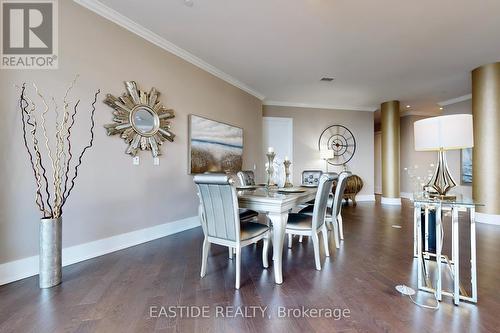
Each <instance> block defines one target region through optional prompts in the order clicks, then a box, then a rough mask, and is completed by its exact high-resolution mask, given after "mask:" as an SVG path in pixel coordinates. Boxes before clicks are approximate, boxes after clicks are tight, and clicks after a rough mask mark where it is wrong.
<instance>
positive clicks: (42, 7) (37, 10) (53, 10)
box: [0, 0, 58, 69]
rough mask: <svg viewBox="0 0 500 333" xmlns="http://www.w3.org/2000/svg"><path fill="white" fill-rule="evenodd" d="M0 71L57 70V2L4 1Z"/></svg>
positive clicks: (2, 6)
mask: <svg viewBox="0 0 500 333" xmlns="http://www.w3.org/2000/svg"><path fill="white" fill-rule="evenodd" d="M1 8H2V13H1V18H2V24H1V26H2V33H1V36H2V53H1V66H0V68H12V69H57V65H58V58H57V2H56V1H47V0H45V1H41V0H40V1H19V0H17V1H16V0H2V1H1Z"/></svg>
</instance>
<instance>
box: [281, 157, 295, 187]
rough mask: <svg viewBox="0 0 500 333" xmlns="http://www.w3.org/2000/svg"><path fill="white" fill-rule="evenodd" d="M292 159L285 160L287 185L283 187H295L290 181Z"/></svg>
mask: <svg viewBox="0 0 500 333" xmlns="http://www.w3.org/2000/svg"><path fill="white" fill-rule="evenodd" d="M291 164H292V162H291V161H289V160H285V161H284V162H283V165H284V166H285V185H284V186H283V187H293V184H292V182H290V165H291Z"/></svg>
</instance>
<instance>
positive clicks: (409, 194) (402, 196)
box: [399, 192, 413, 200]
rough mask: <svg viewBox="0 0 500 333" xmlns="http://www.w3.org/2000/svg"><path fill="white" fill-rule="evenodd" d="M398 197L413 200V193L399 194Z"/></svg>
mask: <svg viewBox="0 0 500 333" xmlns="http://www.w3.org/2000/svg"><path fill="white" fill-rule="evenodd" d="M399 196H400V197H401V198H404V199H409V200H413V193H411V192H401V193H400V194H399Z"/></svg>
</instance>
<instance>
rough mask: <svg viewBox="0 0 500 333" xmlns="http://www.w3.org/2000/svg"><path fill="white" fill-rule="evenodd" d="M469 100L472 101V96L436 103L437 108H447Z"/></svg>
mask: <svg viewBox="0 0 500 333" xmlns="http://www.w3.org/2000/svg"><path fill="white" fill-rule="evenodd" d="M469 99H472V94H467V95H463V96H459V97H456V98H452V99H448V100H446V101H442V102H438V105H439V106H447V105H452V104H457V103H460V102H464V101H468V100H469Z"/></svg>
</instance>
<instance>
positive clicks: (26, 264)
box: [0, 216, 200, 285]
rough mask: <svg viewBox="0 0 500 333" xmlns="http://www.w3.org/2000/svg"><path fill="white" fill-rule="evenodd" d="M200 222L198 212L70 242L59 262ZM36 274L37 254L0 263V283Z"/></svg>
mask: <svg viewBox="0 0 500 333" xmlns="http://www.w3.org/2000/svg"><path fill="white" fill-rule="evenodd" d="M199 225H200V220H199V218H198V216H193V217H188V218H185V219H182V220H177V221H174V222H170V223H164V224H160V225H155V226H153V227H149V228H145V229H140V230H135V231H132V232H128V233H125V234H120V235H116V236H112V237H108V238H103V239H99V240H96V241H92V242H88V243H84V244H80V245H75V246H70V247H67V248H64V249H63V250H62V265H63V266H68V265H72V264H75V263H77V262H80V261H84V260H87V259H91V258H95V257H99V256H102V255H104V254H107V253H111V252H115V251H118V250H122V249H125V248H127V247H131V246H135V245H138V244H142V243H145V242H149V241H152V240H154V239H157V238H161V237H165V236H168V235H172V234H175V233H178V232H181V231H185V230H188V229H191V228H195V227H198V226H199ZM37 274H38V256H32V257H28V258H23V259H19V260H15V261H10V262H7V263H4V264H0V285H3V284H6V283H10V282H13V281H17V280H21V279H24V278H27V277H30V276H33V275H37Z"/></svg>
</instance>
